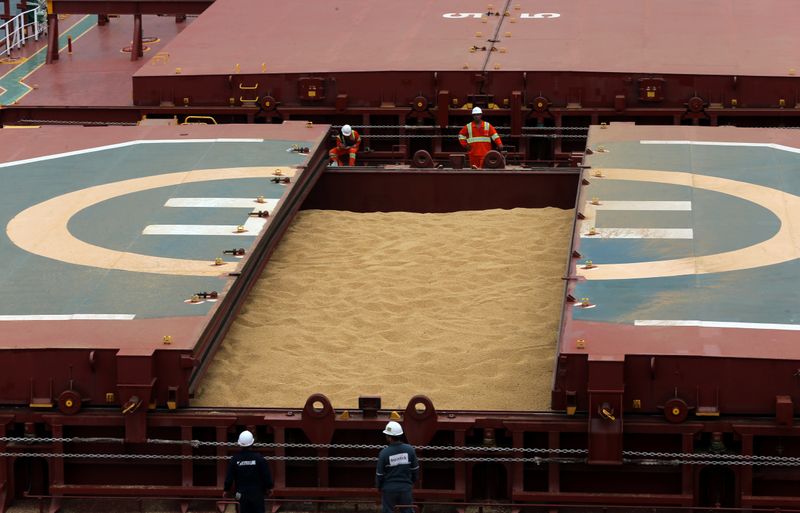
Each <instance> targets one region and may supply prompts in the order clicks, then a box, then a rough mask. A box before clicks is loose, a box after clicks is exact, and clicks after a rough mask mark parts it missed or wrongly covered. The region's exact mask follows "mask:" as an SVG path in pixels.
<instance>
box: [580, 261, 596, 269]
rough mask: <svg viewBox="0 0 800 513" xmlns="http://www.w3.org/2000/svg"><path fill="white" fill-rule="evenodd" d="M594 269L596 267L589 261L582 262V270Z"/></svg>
mask: <svg viewBox="0 0 800 513" xmlns="http://www.w3.org/2000/svg"><path fill="white" fill-rule="evenodd" d="M596 267H597V266H596V265H594V263H593V262H592V261H591V260H587V261H586V262H584V264H583V268H584V269H594V268H596Z"/></svg>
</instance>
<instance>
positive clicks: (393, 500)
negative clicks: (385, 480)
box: [381, 490, 414, 513]
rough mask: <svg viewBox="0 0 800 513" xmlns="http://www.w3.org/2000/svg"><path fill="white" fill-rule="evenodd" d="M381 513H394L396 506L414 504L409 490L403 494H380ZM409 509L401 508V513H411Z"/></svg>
mask: <svg viewBox="0 0 800 513" xmlns="http://www.w3.org/2000/svg"><path fill="white" fill-rule="evenodd" d="M381 495H382V498H383V499H382V502H383V513H395V511H394V507H395V506H397V505H398V504H399V505H401V506H406V505H410V504H412V503H413V502H414V497H413V496H412V495H411V490H406V491H403V492H388V491H386V490H384V491H383V492H382V494H381ZM412 511H413V510H412V509H411V508H402V509H401V513H411V512H412Z"/></svg>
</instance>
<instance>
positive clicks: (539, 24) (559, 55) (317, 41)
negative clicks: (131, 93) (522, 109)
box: [136, 0, 800, 77]
mask: <svg viewBox="0 0 800 513" xmlns="http://www.w3.org/2000/svg"><path fill="white" fill-rule="evenodd" d="M504 5H505V2H498V3H495V4H494V7H493V9H494V10H495V11H497V10H502V9H503V6H504ZM508 6H509V7H508V9H509V10H508V12H509V16H507V17H504V16H486V12H487V3H486V2H483V1H478V0H468V1H455V0H446V1H443V2H430V1H427V0H412V1H410V2H404V3H403V4H401V5H399V6H398V7H397V8H393V7H392V6H391V5H388V4H386V3H383V2H370V3H364V2H359V1H357V0H343V1H339V2H336V3H335V4H331V3H330V2H327V1H325V0H313V1H311V2H306V3H304V4H303V6H302V8H298V6H297V5H296V4H294V3H291V2H278V3H264V2H263V1H261V0H218V1H217V2H215V3H214V4H213V5H212V6H211V7H209V8H208V10H206V12H205V13H204V14H203V16H202V17H201V18H200V19H199V20H198V21H197V22H195V23H193V24H192V26H191V27H190V28H189V29H188V30H187V31H185V33H184V34H182V35H181V37H180V38H178V39H177V40H175V41H174V42H172V43H171V44H169V45H168V46H167V48H166V49H165V50H166V51H167V52H169V54H170V60H169V63H168V65H167V66H145V67H143V68H142V69H141V70H139V71H138V72H137V73H136V76H137V77H146V76H159V75H165V74H174V73H175V71H174V70H175V68H176V67H180V68H181V73H182V74H184V75H219V74H230V73H233V72H234V67H235V66H236V65H237V64H238V65H239V70H240V72H241V73H261V72H262V71H263V70H262V63H263V64H265V65H266V72H267V73H302V72H316V73H329V72H338V73H343V72H360V71H367V72H368V71H457V70H462V69H464V66H465V65H466V66H468V67H469V69H470V70H475V69H481V67H482V66H483V63H484V61H485V60H486V53H485V52H482V51H477V52H475V53H470V47H472V46H473V45H476V46H478V47H482V46H486V45H490V43H488V42H487V41H488V40H489V39H492V38H493V37H494V35H495V33H496V31H498V29H499V32H497V37H496V39H497V40H498V42H497V46H498V47H499V48H500V50H499V51H497V52H492V55H491V58H490V59H489V60H488V67H487V70H494V69H495V67H494V66H495V65H499V70H501V71H505V70H510V71H570V72H575V71H595V72H597V71H599V72H604V73H615V72H618V73H667V74H703V75H739V76H789V75H790V74H791V72H790V70H791V69H794V70H795V72H797V71H798V70H800V57H798V53H797V52H796V50H795V49H796V48H798V47H800V33H798V31H797V30H795V26H796V24H797V22H798V21H799V20H800V12H798V10H797V6H796V5H795V3H794V2H793V1H792V0H766V1H763V2H758V3H753V2H745V1H733V2H731V1H729V0H712V1H708V2H702V3H697V2H687V1H679V2H658V1H655V0H648V1H644V2H640V1H636V0H620V1H617V2H614V3H613V4H609V3H608V2H603V1H600V0H583V1H579V2H556V1H553V0H550V1H547V2H538V3H535V4H530V5H528V4H523V3H518V2H513V1H512V2H509V3H508ZM242 13H249V15H246V16H243V15H242ZM448 13H453V14H451V16H453V17H450V18H448V17H445V15H448ZM458 13H464V14H458ZM553 14H557V15H558V17H557V18H555V17H551V16H552V15H553ZM481 15H482V17H481ZM537 15H539V16H541V17H536V16H537ZM460 16H463V17H460ZM475 16H478V18H476V17H475Z"/></svg>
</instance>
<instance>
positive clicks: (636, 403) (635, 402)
mask: <svg viewBox="0 0 800 513" xmlns="http://www.w3.org/2000/svg"><path fill="white" fill-rule="evenodd" d="M633 409H634V410H641V409H642V400H641V399H634V400H633Z"/></svg>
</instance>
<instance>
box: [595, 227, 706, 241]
mask: <svg viewBox="0 0 800 513" xmlns="http://www.w3.org/2000/svg"><path fill="white" fill-rule="evenodd" d="M595 230H596V231H597V234H595V235H589V229H588V228H585V229H584V231H582V232H581V238H583V239H692V238H694V231H693V230H692V229H691V228H595Z"/></svg>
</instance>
